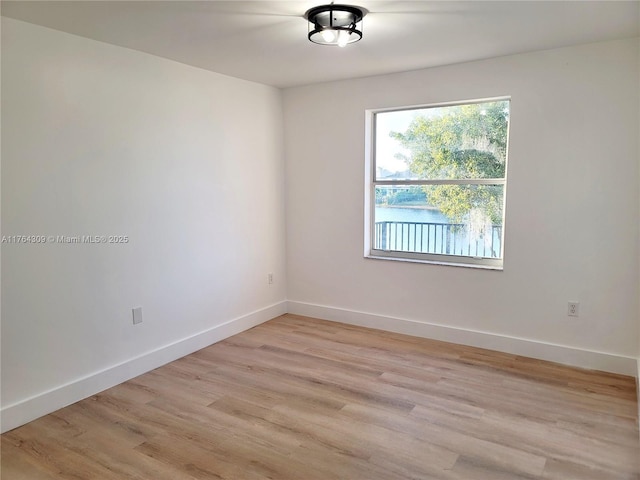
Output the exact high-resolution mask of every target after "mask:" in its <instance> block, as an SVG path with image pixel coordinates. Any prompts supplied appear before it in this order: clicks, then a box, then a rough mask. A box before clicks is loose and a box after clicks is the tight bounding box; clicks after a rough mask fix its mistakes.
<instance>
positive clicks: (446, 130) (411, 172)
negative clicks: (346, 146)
mask: <svg viewBox="0 0 640 480" xmlns="http://www.w3.org/2000/svg"><path fill="white" fill-rule="evenodd" d="M508 121H509V101H508V100H500V101H495V102H485V103H474V104H468V105H453V106H446V107H431V108H420V109H413V110H400V111H395V112H378V113H377V114H376V136H375V137H376V138H375V159H376V180H451V179H478V178H504V176H505V166H506V149H507V131H508V128H507V126H508Z"/></svg>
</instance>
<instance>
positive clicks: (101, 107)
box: [2, 18, 286, 430]
mask: <svg viewBox="0 0 640 480" xmlns="http://www.w3.org/2000/svg"><path fill="white" fill-rule="evenodd" d="M2 101H3V104H2V126H3V132H2V134H3V138H2V140H3V142H2V234H3V235H20V234H22V235H69V236H74V235H128V236H129V238H130V241H129V243H127V244H125V245H108V244H107V245H88V244H84V245H78V244H71V245H68V244H67V245H64V244H53V243H47V244H45V245H29V244H3V245H2V256H3V262H2V280H3V282H2V407H3V411H2V413H3V429H5V430H6V429H7V428H10V427H11V426H15V425H16V423H20V421H26V420H29V419H31V418H33V417H35V416H38V415H39V414H43V413H46V412H47V411H50V410H51V409H53V408H55V407H56V406H62V404H65V403H69V402H70V401H75V400H77V399H78V397H82V396H83V395H89V394H92V393H95V391H97V390H100V389H102V388H106V387H107V386H109V385H110V384H115V383H118V382H119V381H122V380H124V379H126V378H128V377H130V376H132V375H135V374H137V373H140V372H141V371H144V370H146V369H149V368H153V367H155V366H157V365H158V364H159V363H163V362H165V361H169V360H171V359H173V358H175V357H179V356H181V355H184V354H186V353H188V352H189V351H192V350H194V349H196V348H198V347H202V346H204V344H206V343H211V342H212V341H214V340H215V339H219V338H221V337H224V336H226V335H229V334H231V333H234V332H235V331H240V330H242V329H244V328H248V327H249V326H251V325H252V324H255V323H259V322H260V321H264V320H266V319H267V318H270V317H273V316H276V315H278V314H279V313H283V312H284V309H285V306H286V305H285V303H284V300H285V295H286V282H285V273H286V271H285V257H284V252H285V250H284V244H285V243H284V240H285V225H284V203H283V202H284V185H283V180H284V160H283V153H282V101H281V92H280V91H279V90H277V89H275V88H271V87H267V86H264V85H259V84H255V83H251V82H246V81H242V80H237V79H234V78H230V77H226V76H223V75H218V74H215V73H211V72H208V71H204V70H200V69H197V68H193V67H189V66H186V65H182V64H179V63H175V62H172V61H168V60H165V59H160V58H157V57H153V56H150V55H147V54H144V53H140V52H136V51H132V50H127V49H123V48H120V47H115V46H111V45H107V44H103V43H99V42H95V41H92V40H87V39H84V38H81V37H76V36H72V35H68V34H64V33H60V32H56V31H53V30H49V29H45V28H42V27H38V26H35V25H31V24H27V23H22V22H19V21H15V20H11V19H5V18H3V19H2ZM269 272H273V273H274V275H275V283H274V284H273V285H268V284H267V274H268V273H269ZM136 306H142V307H143V313H144V322H143V323H142V324H140V325H137V326H133V325H132V318H131V309H132V308H133V307H136ZM232 320H236V322H235V323H234V322H231V323H227V322H229V321H232ZM216 327H219V328H217V329H216ZM202 332H204V333H202ZM199 334H202V335H199ZM184 339H187V340H186V341H185V342H181V340H184ZM176 342H177V343H176ZM168 345H171V347H169V348H168V349H163V347H166V346H168ZM149 352H151V353H150V354H149V355H147V356H145V354H146V353H149ZM138 357H139V358H138ZM114 366H115V367H114ZM101 376H102V377H101Z"/></svg>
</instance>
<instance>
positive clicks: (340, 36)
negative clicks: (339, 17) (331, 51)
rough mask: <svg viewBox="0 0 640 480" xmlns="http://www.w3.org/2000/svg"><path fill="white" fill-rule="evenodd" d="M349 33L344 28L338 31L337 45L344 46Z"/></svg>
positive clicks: (347, 41)
mask: <svg viewBox="0 0 640 480" xmlns="http://www.w3.org/2000/svg"><path fill="white" fill-rule="evenodd" d="M350 35H351V34H350V33H349V32H347V31H346V30H341V31H340V32H339V33H338V46H339V47H344V46H346V45H347V43H349V36H350Z"/></svg>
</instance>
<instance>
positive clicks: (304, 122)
mask: <svg viewBox="0 0 640 480" xmlns="http://www.w3.org/2000/svg"><path fill="white" fill-rule="evenodd" d="M426 48H428V47H426ZM639 88H640V82H639V79H638V42H637V39H632V40H622V41H614V42H607V43H600V44H592V45H583V46H578V47H572V48H564V49H557V50H550V51H544V52H537V53H531V54H525V55H516V56H509V57H502V58H496V59H491V60H486V61H478V62H473V63H466V64H460V65H453V66H446V67H441V68H432V69H427V70H421V71H414V72H407V73H401V74H394V75H386V76H378V77H371V78H365V79H356V80H349V81H341V82H332V83H326V84H318V85H312V86H307V87H299V88H291V89H287V90H285V92H284V115H285V156H286V172H287V180H286V185H287V199H286V205H287V265H288V267H287V268H288V282H289V288H288V299H289V307H288V308H289V310H290V311H292V312H296V313H306V314H315V315H319V316H324V317H325V318H332V319H336V320H343V321H351V322H353V323H361V324H369V325H375V326H380V327H382V328H391V329H396V330H399V331H406V332H413V333H417V334H421V333H424V334H425V335H427V336H435V337H439V338H443V339H447V340H452V341H459V342H461V343H471V344H478V345H481V346H490V347H492V348H497V349H502V350H505V351H513V352H514V353H522V354H526V355H530V356H534V357H536V356H538V357H540V358H549V359H552V360H557V361H563V362H565V363H573V364H578V365H582V366H587V367H592V368H602V369H609V370H613V371H621V372H624V373H627V374H633V373H634V371H635V364H636V362H635V358H636V356H637V352H638V320H637V319H638V311H639V310H638V309H639V305H638V288H639V284H638V277H639V272H638V254H639V252H638V240H639V238H638V217H639V215H638V214H639V211H638V194H639V193H638V155H639V153H638V140H637V134H638V128H639V121H638V115H639V112H638V101H639V99H638V96H639ZM503 95H510V96H511V98H512V104H511V130H510V151H509V171H508V193H507V210H506V234H505V260H504V271H503V272H496V271H485V270H477V269H468V268H460V267H447V266H434V265H423V264H414V263H402V262H393V261H384V260H372V259H365V258H363V228H364V227H363V212H364V204H363V195H364V193H363V192H364V180H363V179H364V162H365V158H364V143H365V142H364V135H365V121H364V120H365V118H364V117H365V113H364V112H365V109H372V108H382V107H394V106H406V105H416V104H429V103H435V102H447V101H457V100H465V99H478V98H486V97H495V96H503ZM573 300H576V301H579V302H580V317H579V318H570V317H567V315H566V310H567V302H568V301H573ZM485 334H491V335H485ZM564 347H570V348H564ZM598 352H600V353H605V354H607V355H600V353H598Z"/></svg>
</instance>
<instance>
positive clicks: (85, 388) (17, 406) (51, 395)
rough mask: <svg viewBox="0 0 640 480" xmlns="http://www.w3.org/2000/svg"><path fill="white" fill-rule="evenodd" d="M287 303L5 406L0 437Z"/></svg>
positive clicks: (283, 309)
mask: <svg viewBox="0 0 640 480" xmlns="http://www.w3.org/2000/svg"><path fill="white" fill-rule="evenodd" d="M286 306H287V304H286V302H284V301H283V302H279V303H276V304H274V305H270V306H268V307H265V308H263V309H260V310H256V311H255V312H251V313H248V314H246V315H243V316H241V317H238V318H234V319H232V320H229V321H227V322H225V323H223V324H221V325H217V326H215V327H213V328H210V329H208V330H205V331H204V332H200V333H197V334H195V335H192V336H190V337H187V338H184V339H182V340H178V341H177V342H174V343H171V344H169V345H165V346H163V347H160V348H158V349H156V350H152V351H150V352H146V353H143V354H142V355H139V356H137V357H135V358H132V359H130V360H127V361H126V362H122V363H120V364H118V365H114V366H112V367H109V368H106V369H104V370H101V371H99V372H95V373H92V374H91V375H88V376H86V377H83V378H80V379H77V380H74V381H73V382H70V383H68V384H66V385H62V386H60V387H57V388H55V389H52V390H49V391H47V392H43V393H40V394H38V395H35V396H33V397H31V398H27V399H25V400H22V401H20V402H17V403H14V404H12V405H8V406H6V407H4V408H2V410H1V411H0V431H1V432H2V433H4V432H7V431H9V430H12V429H14V428H16V427H19V426H20V425H24V424H25V423H28V422H30V421H32V420H35V419H36V418H39V417H41V416H43V415H47V414H49V413H51V412H54V411H56V410H58V409H60V408H62V407H66V406H67V405H70V404H72V403H74V402H78V401H80V400H82V399H84V398H87V397H90V396H91V395H95V394H96V393H99V392H101V391H103V390H106V389H107V388H111V387H113V386H115V385H118V384H120V383H122V382H126V381H127V380H130V379H132V378H134V377H137V376H138V375H141V374H143V373H145V372H148V371H150V370H153V369H154V368H158V367H160V366H162V365H165V364H167V363H169V362H172V361H174V360H177V359H178V358H181V357H184V356H185V355H189V354H190V353H193V352H195V351H197V350H200V349H202V348H204V347H207V346H209V345H211V344H213V343H216V342H219V341H220V340H224V339H225V338H228V337H230V336H232V335H236V334H237V333H240V332H243V331H245V330H248V329H249V328H251V327H254V326H256V325H259V324H261V323H263V322H266V321H267V320H271V319H272V318H275V317H278V316H280V315H283V314H284V313H286Z"/></svg>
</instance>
